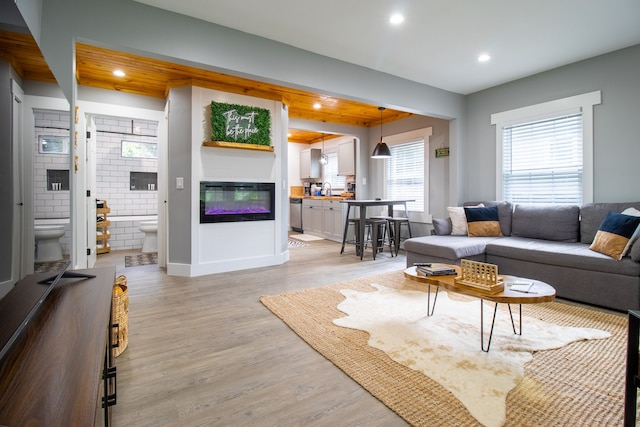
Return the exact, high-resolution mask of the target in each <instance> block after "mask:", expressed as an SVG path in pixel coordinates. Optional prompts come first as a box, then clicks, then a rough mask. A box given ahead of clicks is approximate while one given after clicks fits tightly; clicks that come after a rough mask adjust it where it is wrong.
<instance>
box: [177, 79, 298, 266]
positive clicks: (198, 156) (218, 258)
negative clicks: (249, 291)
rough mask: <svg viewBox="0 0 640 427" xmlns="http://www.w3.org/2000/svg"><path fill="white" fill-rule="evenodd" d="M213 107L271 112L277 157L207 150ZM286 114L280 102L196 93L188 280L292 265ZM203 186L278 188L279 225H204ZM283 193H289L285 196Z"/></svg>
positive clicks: (198, 90)
mask: <svg viewBox="0 0 640 427" xmlns="http://www.w3.org/2000/svg"><path fill="white" fill-rule="evenodd" d="M211 101H216V102H225V103H229V104H238V105H250V106H255V107H260V108H265V109H267V110H269V111H270V112H271V138H272V146H273V147H274V152H269V151H253V150H244V149H229V148H216V147H203V146H202V142H203V141H210V140H211V135H208V133H209V129H210V125H209V121H210V114H209V111H210V110H209V107H210V104H211ZM286 124H287V112H286V109H285V108H284V107H283V105H282V103H281V102H277V101H270V100H265V99H259V98H253V97H248V96H243V95H236V94H230V93H226V92H219V91H215V90H210V89H204V88H197V87H194V88H193V90H192V144H193V145H192V153H193V154H192V169H191V170H192V171H193V172H192V180H191V192H192V193H191V200H192V202H193V204H192V206H193V209H192V215H191V221H192V230H194V232H193V233H192V238H191V255H192V256H191V259H192V264H191V266H190V272H189V275H192V276H198V275H203V274H212V273H219V272H224V271H234V270H243V269H247V268H256V267H263V266H268V265H277V264H282V263H283V262H285V261H287V260H288V255H289V254H288V249H287V241H286V230H287V225H286V224H287V222H288V210H287V209H286V206H288V205H287V204H286V203H285V202H287V201H288V200H287V191H286V190H284V189H287V188H288V185H287V183H286V181H287V145H286V143H287V137H286V130H287V126H286ZM200 181H234V182H236V181H238V182H273V183H276V187H275V190H276V195H275V198H276V201H275V205H276V219H275V221H245V222H235V223H214V224H200V211H199V202H200V193H199V191H200ZM283 190H284V191H283Z"/></svg>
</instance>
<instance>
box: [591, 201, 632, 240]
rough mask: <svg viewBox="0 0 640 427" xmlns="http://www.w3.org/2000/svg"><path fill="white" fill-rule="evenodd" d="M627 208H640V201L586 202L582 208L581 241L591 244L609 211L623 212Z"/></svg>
mask: <svg viewBox="0 0 640 427" xmlns="http://www.w3.org/2000/svg"><path fill="white" fill-rule="evenodd" d="M627 208H636V209H639V210H640V202H623V203H586V204H584V205H582V207H581V208H580V241H581V242H582V243H586V244H591V243H592V242H593V239H594V238H595V237H596V233H597V232H598V227H600V224H601V223H602V220H604V217H605V216H607V213H608V212H609V211H613V212H622V211H624V210H625V209H627Z"/></svg>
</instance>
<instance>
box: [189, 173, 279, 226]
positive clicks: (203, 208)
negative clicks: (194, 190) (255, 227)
mask: <svg viewBox="0 0 640 427" xmlns="http://www.w3.org/2000/svg"><path fill="white" fill-rule="evenodd" d="M274 219H276V216H275V184H274V183H269V182H208V181H204V182H200V223H201V224H203V223H211V222H239V221H269V220H274Z"/></svg>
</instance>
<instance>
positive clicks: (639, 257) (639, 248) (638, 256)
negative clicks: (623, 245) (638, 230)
mask: <svg viewBox="0 0 640 427" xmlns="http://www.w3.org/2000/svg"><path fill="white" fill-rule="evenodd" d="M629 256H630V257H631V260H632V261H635V262H639V263H640V240H636V242H635V243H634V244H633V246H631V250H630V251H629Z"/></svg>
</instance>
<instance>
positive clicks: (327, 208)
mask: <svg viewBox="0 0 640 427" xmlns="http://www.w3.org/2000/svg"><path fill="white" fill-rule="evenodd" d="M343 208H344V203H341V202H339V201H337V200H325V201H323V204H322V220H323V230H322V231H323V236H324V238H325V239H329V240H333V241H336V242H342V233H343V231H344V230H343V224H344V222H343V221H344V220H343V218H344V216H345V215H346V211H345V212H344V215H343Z"/></svg>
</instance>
